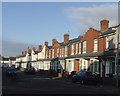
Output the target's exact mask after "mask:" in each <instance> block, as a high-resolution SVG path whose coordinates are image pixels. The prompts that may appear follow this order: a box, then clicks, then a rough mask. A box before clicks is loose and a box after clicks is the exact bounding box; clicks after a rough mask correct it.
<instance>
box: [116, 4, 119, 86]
mask: <svg viewBox="0 0 120 96" xmlns="http://www.w3.org/2000/svg"><path fill="white" fill-rule="evenodd" d="M119 11H120V2H118V24H120V19H119V14H120V13H119ZM119 34H120V25H118V27H117V32H116V35H117V51H116V75H117V76H116V83H117V87H119V77H118V73H119V62H118V60H119V43H120V42H119Z"/></svg>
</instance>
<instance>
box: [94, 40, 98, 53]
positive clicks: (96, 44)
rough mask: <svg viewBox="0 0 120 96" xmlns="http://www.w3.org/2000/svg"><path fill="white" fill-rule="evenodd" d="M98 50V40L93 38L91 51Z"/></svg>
mask: <svg viewBox="0 0 120 96" xmlns="http://www.w3.org/2000/svg"><path fill="white" fill-rule="evenodd" d="M97 51H98V40H97V39H94V50H93V52H97Z"/></svg>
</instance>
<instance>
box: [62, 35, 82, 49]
mask: <svg viewBox="0 0 120 96" xmlns="http://www.w3.org/2000/svg"><path fill="white" fill-rule="evenodd" d="M81 39H82V36H78V37H77V38H74V39H71V40H69V42H68V43H64V42H61V43H60V45H61V46H60V47H63V46H66V45H68V44H71V43H75V42H78V41H81Z"/></svg>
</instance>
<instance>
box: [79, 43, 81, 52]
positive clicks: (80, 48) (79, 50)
mask: <svg viewBox="0 0 120 96" xmlns="http://www.w3.org/2000/svg"><path fill="white" fill-rule="evenodd" d="M79 54H81V42H80V43H79Z"/></svg>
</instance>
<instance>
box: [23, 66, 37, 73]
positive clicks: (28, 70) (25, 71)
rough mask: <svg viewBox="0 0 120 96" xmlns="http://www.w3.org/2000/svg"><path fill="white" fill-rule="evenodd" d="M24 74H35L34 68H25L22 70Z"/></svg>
mask: <svg viewBox="0 0 120 96" xmlns="http://www.w3.org/2000/svg"><path fill="white" fill-rule="evenodd" d="M24 73H26V74H35V73H36V72H35V68H34V67H31V68H26V69H25V70H24Z"/></svg>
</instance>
